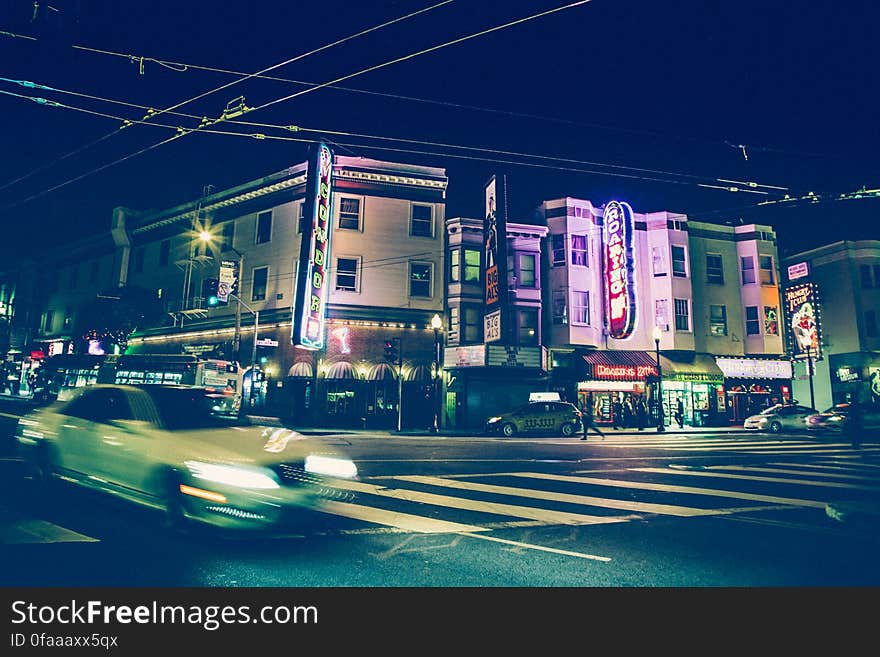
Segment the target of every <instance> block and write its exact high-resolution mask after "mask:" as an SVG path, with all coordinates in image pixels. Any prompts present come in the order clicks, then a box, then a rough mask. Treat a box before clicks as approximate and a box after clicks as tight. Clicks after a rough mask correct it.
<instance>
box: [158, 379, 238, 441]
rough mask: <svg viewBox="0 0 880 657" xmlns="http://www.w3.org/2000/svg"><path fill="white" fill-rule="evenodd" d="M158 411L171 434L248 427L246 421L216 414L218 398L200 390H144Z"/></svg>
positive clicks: (218, 412) (223, 413)
mask: <svg viewBox="0 0 880 657" xmlns="http://www.w3.org/2000/svg"><path fill="white" fill-rule="evenodd" d="M143 389H144V390H146V391H147V392H148V393H149V395H150V397H152V398H153V401H154V402H155V404H156V408H157V409H158V410H159V415H160V418H161V420H162V424H163V425H164V426H165V427H167V428H168V429H170V430H171V431H186V430H188V429H214V428H218V427H230V426H242V425H248V424H249V423H248V421H247V420H246V419H240V418H238V417H237V416H234V415H230V414H229V413H228V412H220V411H217V410H215V408H216V406H217V403H216V399H215V398H214V397H215V395H211V394H209V393H207V392H206V391H205V390H201V389H198V388H165V387H159V386H149V387H144V388H143Z"/></svg>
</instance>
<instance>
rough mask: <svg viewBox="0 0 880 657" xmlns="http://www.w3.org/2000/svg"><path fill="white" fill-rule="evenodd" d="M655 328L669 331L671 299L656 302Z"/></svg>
mask: <svg viewBox="0 0 880 657" xmlns="http://www.w3.org/2000/svg"><path fill="white" fill-rule="evenodd" d="M654 326H657V327H659V328H661V329H663V330H664V331H668V330H669V299H657V300H656V301H654Z"/></svg>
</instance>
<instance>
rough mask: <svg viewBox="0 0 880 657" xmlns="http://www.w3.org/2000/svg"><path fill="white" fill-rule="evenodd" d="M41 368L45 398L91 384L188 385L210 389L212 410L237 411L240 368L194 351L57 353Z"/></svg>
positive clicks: (67, 394) (66, 396) (68, 393)
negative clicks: (103, 353)
mask: <svg viewBox="0 0 880 657" xmlns="http://www.w3.org/2000/svg"><path fill="white" fill-rule="evenodd" d="M40 369H41V370H44V371H43V377H42V378H43V380H44V381H45V382H46V384H45V387H44V388H43V391H44V392H43V398H44V400H45V401H52V400H56V399H57V400H59V401H64V400H66V399H70V397H72V396H73V394H74V392H75V391H76V390H77V388H81V387H83V386H87V385H92V384H95V383H123V384H132V385H134V384H155V385H163V384H164V385H191V386H199V387H205V388H213V389H214V391H215V393H216V397H215V399H216V401H217V403H216V407H215V409H214V410H216V411H218V412H222V413H230V414H234V413H238V411H239V409H240V407H241V391H242V370H241V367H239V365H238V363H236V362H234V361H229V360H220V359H215V358H200V357H199V356H196V355H194V354H132V355H127V356H118V355H114V354H105V355H102V356H95V355H90V354H59V355H56V356H50V357H49V358H48V359H47V360H46V361H45V363H43V365H42V367H41V368H40Z"/></svg>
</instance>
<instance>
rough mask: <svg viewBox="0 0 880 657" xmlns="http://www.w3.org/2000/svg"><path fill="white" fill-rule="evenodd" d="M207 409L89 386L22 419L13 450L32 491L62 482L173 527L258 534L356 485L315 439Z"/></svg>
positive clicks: (200, 400)
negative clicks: (153, 513)
mask: <svg viewBox="0 0 880 657" xmlns="http://www.w3.org/2000/svg"><path fill="white" fill-rule="evenodd" d="M215 407H217V403H216V395H214V394H213V391H212V389H209V388H200V387H191V386H175V385H113V384H110V385H102V384H99V385H92V386H87V387H84V388H81V389H79V391H78V392H77V394H75V395H74V397H73V398H72V399H70V400H68V401H62V402H55V403H54V404H52V405H51V406H48V407H44V408H41V409H37V410H34V411H32V412H31V413H29V414H28V415H26V416H24V417H23V418H21V419H20V420H19V423H18V427H17V430H16V437H17V444H18V448H19V449H20V451H21V455H22V457H23V460H24V463H25V469H26V473H27V479H28V480H29V481H30V482H32V483H33V484H35V485H36V486H37V488H38V490H42V491H44V492H45V491H48V490H53V487H54V486H55V485H56V484H57V481H58V480H59V479H61V478H63V479H64V481H66V482H72V483H74V484H76V485H79V486H83V487H86V488H89V489H94V490H98V491H100V492H103V493H109V494H111V495H115V496H117V497H121V498H124V499H126V500H129V501H131V502H135V503H137V504H141V505H146V506H149V507H154V508H158V509H161V510H162V511H163V512H164V515H163V517H164V519H165V524H166V525H167V526H168V527H172V528H177V527H180V526H182V525H184V524H186V523H187V522H188V521H191V520H195V521H200V522H203V523H207V524H211V525H216V526H221V527H235V528H245V527H247V528H259V527H266V526H269V525H272V524H275V523H280V522H282V521H284V520H285V519H287V518H289V517H291V516H292V515H294V514H291V513H289V512H290V511H291V510H293V509H297V508H302V507H311V506H313V505H314V504H316V503H317V501H318V500H319V499H320V498H321V497H322V496H329V495H333V494H334V493H333V490H334V489H333V487H332V481H333V480H337V481H338V480H340V479H354V478H357V468H356V466H355V464H354V463H353V462H352V461H351V460H349V459H348V458H347V457H346V456H345V455H344V454H340V453H338V452H337V451H336V450H335V449H332V450H331V449H330V448H329V447H328V446H327V445H325V444H323V443H321V442H318V441H317V440H316V439H312V438H309V437H308V436H305V435H303V434H300V433H297V432H296V431H292V430H290V429H286V428H281V427H265V426H255V425H251V424H250V423H249V421H248V420H247V419H239V418H237V417H235V416H229V415H228V414H227V413H225V412H218V411H216V410H214V409H215ZM341 495H343V496H344V495H346V494H345V493H344V492H343V493H341ZM43 497H44V498H45V499H46V500H47V502H48V503H50V504H57V503H59V502H62V501H63V499H64V498H63V496H58V495H44V496H43Z"/></svg>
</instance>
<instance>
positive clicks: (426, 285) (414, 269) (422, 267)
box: [409, 262, 431, 298]
mask: <svg viewBox="0 0 880 657" xmlns="http://www.w3.org/2000/svg"><path fill="white" fill-rule="evenodd" d="M409 296H411V297H428V298H430V296H431V263H429V262H411V263H409Z"/></svg>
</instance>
